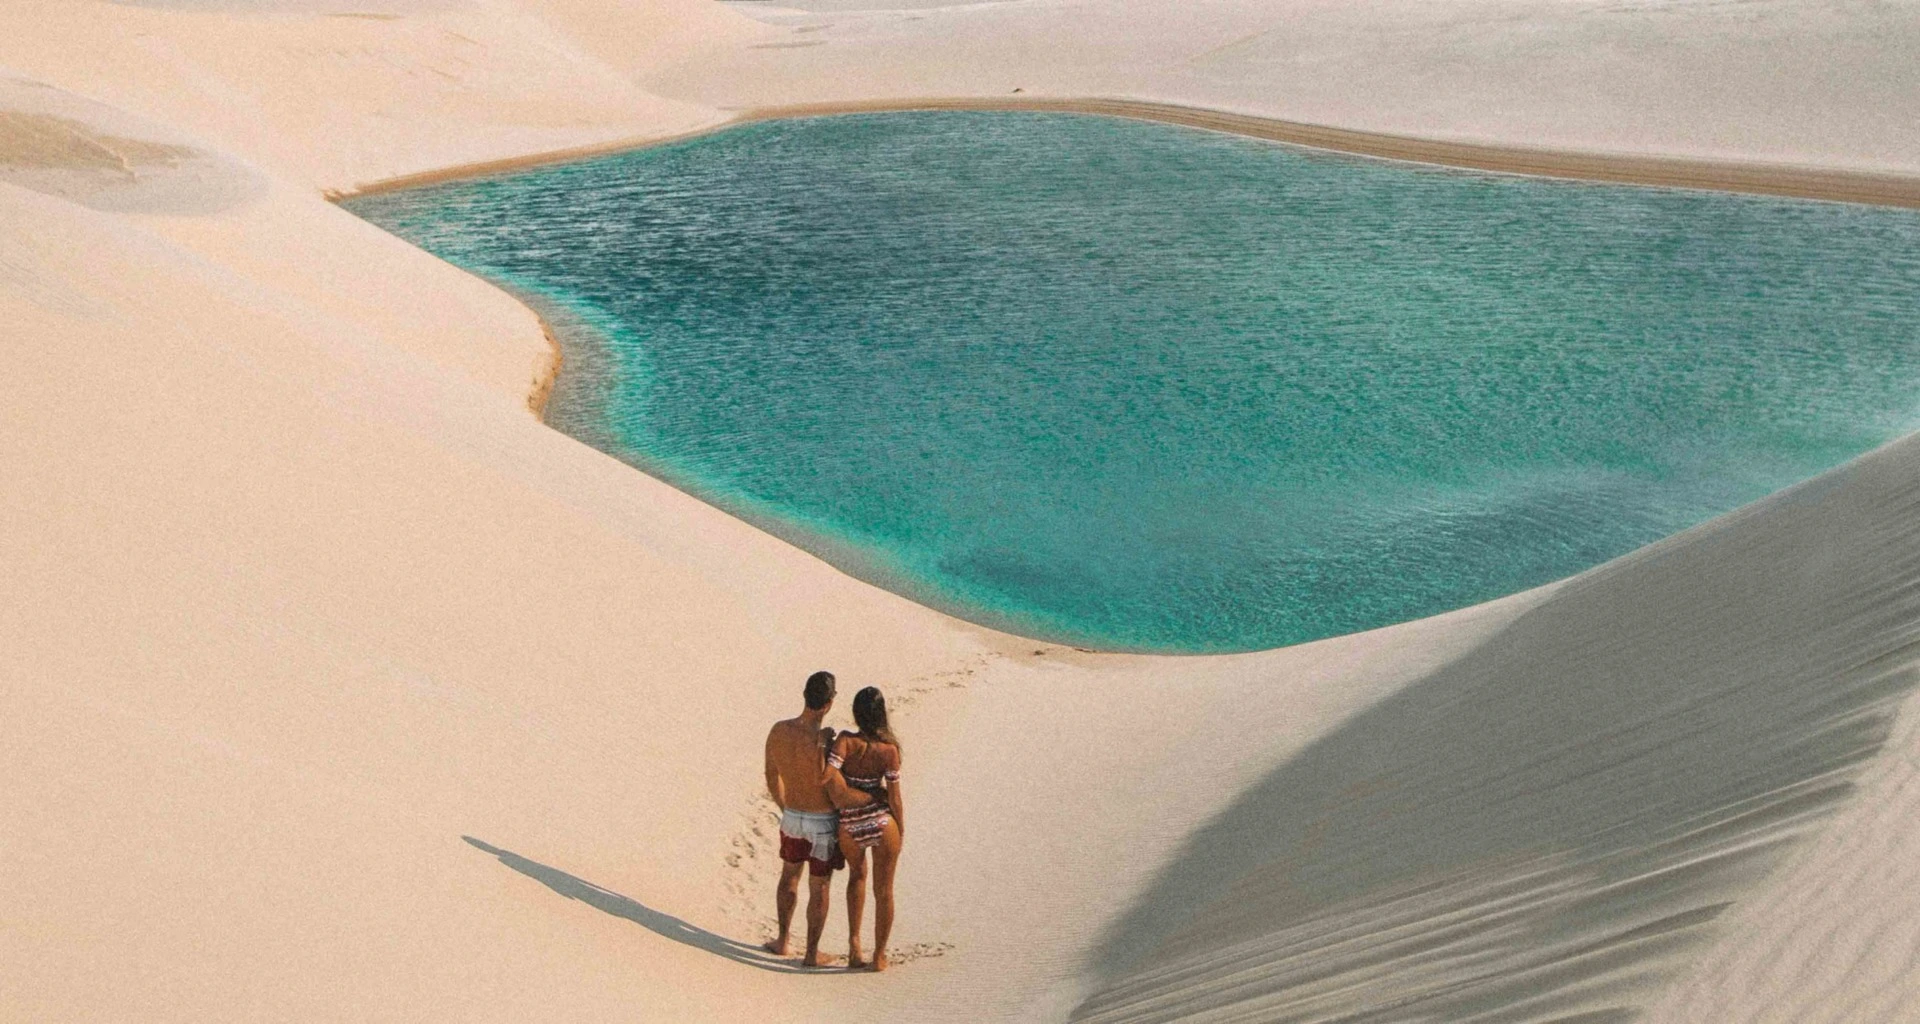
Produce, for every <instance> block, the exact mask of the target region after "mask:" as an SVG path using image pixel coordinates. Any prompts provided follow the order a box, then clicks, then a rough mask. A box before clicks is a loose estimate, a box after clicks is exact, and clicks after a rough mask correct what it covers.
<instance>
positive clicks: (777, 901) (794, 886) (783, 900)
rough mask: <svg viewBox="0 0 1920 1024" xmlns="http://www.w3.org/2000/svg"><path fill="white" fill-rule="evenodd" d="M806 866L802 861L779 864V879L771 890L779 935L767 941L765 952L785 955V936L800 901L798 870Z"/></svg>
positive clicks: (786, 948) (786, 945)
mask: <svg viewBox="0 0 1920 1024" xmlns="http://www.w3.org/2000/svg"><path fill="white" fill-rule="evenodd" d="M806 866H807V865H806V863H805V862H804V861H803V862H801V863H799V864H787V863H782V864H781V865H780V881H779V883H778V884H777V886H776V887H775V888H774V890H773V907H774V910H775V911H776V912H777V913H778V915H779V919H780V937H779V938H777V939H774V940H773V941H772V942H769V943H767V952H769V953H772V954H773V955H774V956H786V955H787V950H788V948H789V946H790V945H791V944H790V943H789V942H788V940H787V937H788V936H789V935H790V934H791V933H792V932H793V908H794V906H795V905H796V904H798V903H799V902H800V872H801V870H802V869H804V868H805V867H806Z"/></svg>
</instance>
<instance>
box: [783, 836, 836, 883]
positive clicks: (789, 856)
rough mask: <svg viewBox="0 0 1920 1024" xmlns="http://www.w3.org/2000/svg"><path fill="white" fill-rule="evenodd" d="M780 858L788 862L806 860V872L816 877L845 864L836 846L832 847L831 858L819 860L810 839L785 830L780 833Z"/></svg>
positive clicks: (830, 872)
mask: <svg viewBox="0 0 1920 1024" xmlns="http://www.w3.org/2000/svg"><path fill="white" fill-rule="evenodd" d="M780 859H781V860H784V861H786V862H787V863H789V864H798V863H800V862H801V861H803V860H804V861H806V862H807V873H808V874H810V875H813V876H814V877H816V878H818V877H820V876H822V875H831V874H833V873H834V872H835V871H838V870H840V869H841V868H844V867H846V866H847V858H846V856H845V855H844V854H842V853H841V852H840V848H839V847H838V846H835V847H834V850H833V859H832V860H821V859H819V858H818V857H815V856H814V855H813V841H812V840H810V839H801V838H799V837H798V836H790V835H788V834H786V833H785V832H782V833H780Z"/></svg>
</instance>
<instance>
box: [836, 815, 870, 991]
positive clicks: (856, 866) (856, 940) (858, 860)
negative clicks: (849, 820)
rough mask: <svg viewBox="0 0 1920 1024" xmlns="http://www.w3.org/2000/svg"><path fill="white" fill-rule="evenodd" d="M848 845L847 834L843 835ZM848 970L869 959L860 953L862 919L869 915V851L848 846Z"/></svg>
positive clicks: (844, 841)
mask: <svg viewBox="0 0 1920 1024" xmlns="http://www.w3.org/2000/svg"><path fill="white" fill-rule="evenodd" d="M840 841H841V842H842V843H846V833H844V832H843V833H841V839H840ZM841 848H842V849H844V850H846V851H847V969H849V970H854V969H857V968H861V967H865V966H866V965H867V958H866V957H865V956H863V955H861V953H860V919H861V918H863V917H865V916H866V915H867V851H865V850H863V849H861V848H860V847H858V846H854V845H852V844H847V845H844V846H842V847H841Z"/></svg>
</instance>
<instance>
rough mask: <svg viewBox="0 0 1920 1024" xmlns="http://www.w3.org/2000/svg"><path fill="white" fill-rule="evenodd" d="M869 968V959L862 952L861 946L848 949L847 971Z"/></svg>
mask: <svg viewBox="0 0 1920 1024" xmlns="http://www.w3.org/2000/svg"><path fill="white" fill-rule="evenodd" d="M865 966H867V958H866V957H865V956H863V955H862V954H861V952H860V947H859V946H848V947H847V970H849V971H857V970H859V969H860V968H862V967H865Z"/></svg>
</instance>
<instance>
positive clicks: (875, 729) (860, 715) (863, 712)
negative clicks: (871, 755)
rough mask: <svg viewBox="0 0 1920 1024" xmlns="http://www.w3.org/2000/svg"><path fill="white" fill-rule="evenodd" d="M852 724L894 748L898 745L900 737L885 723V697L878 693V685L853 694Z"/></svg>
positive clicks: (867, 734) (865, 733) (863, 732)
mask: <svg viewBox="0 0 1920 1024" xmlns="http://www.w3.org/2000/svg"><path fill="white" fill-rule="evenodd" d="M853 724H855V725H857V726H859V727H860V732H861V733H862V734H864V735H866V736H870V737H872V738H874V739H876V740H879V741H880V742H882V743H891V744H893V745H894V747H896V748H898V747H899V746H900V737H898V736H895V735H894V734H893V729H892V728H891V727H890V726H888V725H887V698H885V697H882V696H881V695H880V688H879V687H878V686H869V687H867V688H866V689H864V690H861V691H860V692H859V693H856V694H854V695H853Z"/></svg>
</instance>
